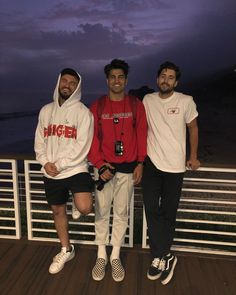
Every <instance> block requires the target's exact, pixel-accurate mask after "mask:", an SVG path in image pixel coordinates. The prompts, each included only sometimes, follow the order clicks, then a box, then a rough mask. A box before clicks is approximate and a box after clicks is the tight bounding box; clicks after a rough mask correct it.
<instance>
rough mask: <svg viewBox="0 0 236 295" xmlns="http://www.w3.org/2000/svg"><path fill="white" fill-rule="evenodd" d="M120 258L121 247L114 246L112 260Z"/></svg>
mask: <svg viewBox="0 0 236 295" xmlns="http://www.w3.org/2000/svg"><path fill="white" fill-rule="evenodd" d="M118 258H120V247H116V246H113V249H112V252H111V260H113V259H118Z"/></svg>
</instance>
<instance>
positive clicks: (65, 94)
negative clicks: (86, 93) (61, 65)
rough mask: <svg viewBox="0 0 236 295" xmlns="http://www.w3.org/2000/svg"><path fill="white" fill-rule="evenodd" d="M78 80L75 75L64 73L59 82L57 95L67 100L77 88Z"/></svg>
mask: <svg viewBox="0 0 236 295" xmlns="http://www.w3.org/2000/svg"><path fill="white" fill-rule="evenodd" d="M78 84H79V82H78V80H77V79H76V77H74V76H72V75H69V74H65V75H63V76H62V77H61V79H60V83H59V95H60V97H61V98H62V99H64V100H67V99H68V98H69V97H70V96H71V94H72V93H73V92H74V91H75V89H76V88H77V86H78Z"/></svg>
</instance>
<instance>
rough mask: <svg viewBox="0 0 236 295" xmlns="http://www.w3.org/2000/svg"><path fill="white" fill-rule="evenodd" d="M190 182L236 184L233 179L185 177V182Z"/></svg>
mask: <svg viewBox="0 0 236 295" xmlns="http://www.w3.org/2000/svg"><path fill="white" fill-rule="evenodd" d="M189 181H196V182H217V183H221V182H222V183H235V184H236V180H231V179H221V178H217V179H215V178H200V177H199V178H189V177H184V182H189Z"/></svg>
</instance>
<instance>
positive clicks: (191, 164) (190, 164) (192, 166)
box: [187, 158, 201, 170]
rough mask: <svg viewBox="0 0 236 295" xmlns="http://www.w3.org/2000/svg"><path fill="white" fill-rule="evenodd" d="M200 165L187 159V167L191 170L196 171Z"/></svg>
mask: <svg viewBox="0 0 236 295" xmlns="http://www.w3.org/2000/svg"><path fill="white" fill-rule="evenodd" d="M200 165H201V163H200V161H199V160H198V159H191V158H190V159H189V160H188V161H187V167H188V169H191V170H197V169H198V168H199V167H200Z"/></svg>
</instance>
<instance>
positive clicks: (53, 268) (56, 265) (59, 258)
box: [48, 245, 75, 274]
mask: <svg viewBox="0 0 236 295" xmlns="http://www.w3.org/2000/svg"><path fill="white" fill-rule="evenodd" d="M74 257H75V249H74V246H73V245H71V251H70V252H66V247H62V248H61V252H60V253H58V254H57V255H56V256H55V257H53V261H52V263H51V265H50V267H49V270H48V271H49V272H50V273H51V274H55V273H58V272H59V271H60V270H62V269H63V267H64V265H65V263H66V262H67V261H70V260H71V259H73V258H74Z"/></svg>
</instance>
